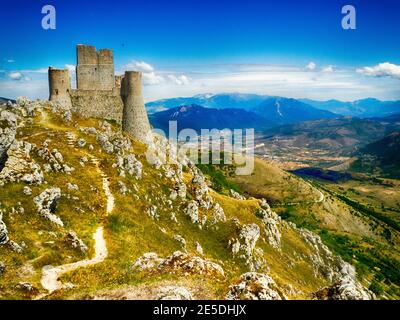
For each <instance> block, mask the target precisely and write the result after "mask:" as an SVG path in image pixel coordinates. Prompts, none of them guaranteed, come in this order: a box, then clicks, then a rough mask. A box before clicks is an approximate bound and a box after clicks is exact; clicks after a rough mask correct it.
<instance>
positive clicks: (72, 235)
mask: <svg viewBox="0 0 400 320" xmlns="http://www.w3.org/2000/svg"><path fill="white" fill-rule="evenodd" d="M65 241H66V242H67V243H68V244H70V245H71V247H72V248H74V249H79V251H81V252H83V253H84V252H87V251H88V247H87V245H86V244H85V243H84V242H83V241H82V240H81V239H79V238H78V236H77V234H76V232H75V231H72V230H70V231H68V234H67V236H66V238H65Z"/></svg>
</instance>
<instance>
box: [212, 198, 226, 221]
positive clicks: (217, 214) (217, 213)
mask: <svg viewBox="0 0 400 320" xmlns="http://www.w3.org/2000/svg"><path fill="white" fill-rule="evenodd" d="M220 221H222V222H225V221H226V216H225V212H224V209H222V207H221V205H220V204H219V203H218V202H216V203H214V206H213V223H217V222H220Z"/></svg>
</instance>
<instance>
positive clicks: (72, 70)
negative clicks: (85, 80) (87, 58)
mask: <svg viewBox="0 0 400 320" xmlns="http://www.w3.org/2000/svg"><path fill="white" fill-rule="evenodd" d="M64 67H65V69H68V70H69V72H70V73H72V72H75V66H74V65H73V64H66V65H65V66H64Z"/></svg>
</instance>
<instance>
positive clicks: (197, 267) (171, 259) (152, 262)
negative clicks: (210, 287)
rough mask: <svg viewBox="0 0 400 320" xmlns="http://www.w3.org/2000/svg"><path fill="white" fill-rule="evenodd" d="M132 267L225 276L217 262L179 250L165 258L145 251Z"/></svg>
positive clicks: (166, 271)
mask: <svg viewBox="0 0 400 320" xmlns="http://www.w3.org/2000/svg"><path fill="white" fill-rule="evenodd" d="M133 268H134V269H138V270H142V271H143V270H149V271H152V272H162V273H179V272H183V273H188V274H189V273H191V274H202V275H210V276H214V277H224V276H225V274H224V270H223V269H222V267H221V266H220V265H219V264H216V263H215V262H212V261H209V260H205V259H203V258H200V257H197V256H191V255H189V254H188V253H184V252H181V251H175V252H174V253H173V254H172V255H170V256H168V257H166V258H165V259H162V258H159V257H158V255H157V254H156V253H153V252H149V253H146V254H144V255H143V256H142V257H140V258H138V259H137V260H136V261H135V263H134V264H133Z"/></svg>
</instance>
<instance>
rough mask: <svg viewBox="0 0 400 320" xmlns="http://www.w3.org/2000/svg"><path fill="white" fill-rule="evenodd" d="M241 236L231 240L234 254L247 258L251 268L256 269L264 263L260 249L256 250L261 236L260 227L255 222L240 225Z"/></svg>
mask: <svg viewBox="0 0 400 320" xmlns="http://www.w3.org/2000/svg"><path fill="white" fill-rule="evenodd" d="M239 228H240V231H239V236H238V237H237V238H233V239H231V240H229V243H228V244H229V246H230V247H231V250H232V253H233V255H234V256H238V257H239V258H241V259H243V260H245V262H246V264H247V265H248V266H249V267H250V270H252V271H254V270H257V269H259V268H260V267H261V266H262V265H263V261H262V259H261V257H260V254H259V252H258V251H256V250H255V247H256V244H257V240H258V238H259V237H260V227H259V226H258V225H257V224H255V223H253V224H246V225H243V226H240V225H239Z"/></svg>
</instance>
